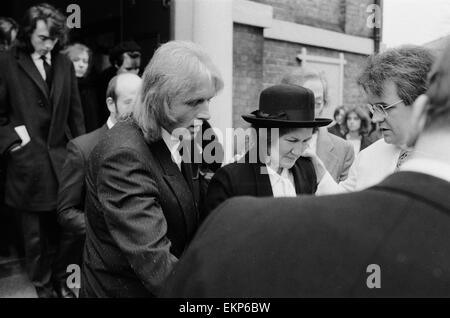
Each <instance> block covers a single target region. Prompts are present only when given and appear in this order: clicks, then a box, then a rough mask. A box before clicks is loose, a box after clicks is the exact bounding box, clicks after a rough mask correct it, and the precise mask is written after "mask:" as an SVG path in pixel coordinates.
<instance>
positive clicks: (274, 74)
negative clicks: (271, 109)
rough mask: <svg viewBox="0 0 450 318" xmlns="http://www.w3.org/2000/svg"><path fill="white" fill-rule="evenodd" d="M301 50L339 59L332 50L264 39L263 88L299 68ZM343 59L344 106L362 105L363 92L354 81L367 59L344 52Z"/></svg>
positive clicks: (277, 81) (337, 54)
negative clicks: (344, 63)
mask: <svg viewBox="0 0 450 318" xmlns="http://www.w3.org/2000/svg"><path fill="white" fill-rule="evenodd" d="M302 48H306V49H307V51H308V55H319V56H326V57H332V58H339V52H337V51H334V50H329V49H324V48H318V47H313V46H307V45H302V44H296V43H289V42H282V41H276V40H268V39H266V40H265V41H264V60H263V63H264V71H263V85H264V87H267V86H270V85H274V84H278V83H280V81H281V78H282V76H283V75H284V74H285V73H286V72H289V71H290V70H292V69H293V68H295V67H299V66H300V63H299V62H298V61H297V59H296V57H297V55H298V54H300V53H301V50H302ZM344 58H345V59H346V61H347V64H346V65H345V66H344V90H343V101H344V104H358V103H362V102H364V94H362V93H363V92H362V91H361V90H360V88H359V86H358V85H357V83H356V81H357V78H358V76H359V73H360V71H361V68H362V67H363V65H364V63H365V61H366V58H367V57H366V56H364V55H360V54H352V53H348V52H345V53H344Z"/></svg>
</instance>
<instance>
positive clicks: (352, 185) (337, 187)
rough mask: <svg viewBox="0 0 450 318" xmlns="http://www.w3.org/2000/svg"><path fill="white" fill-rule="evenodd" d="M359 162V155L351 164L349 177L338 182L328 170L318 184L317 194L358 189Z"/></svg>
mask: <svg viewBox="0 0 450 318" xmlns="http://www.w3.org/2000/svg"><path fill="white" fill-rule="evenodd" d="M358 163H359V157H357V158H356V160H355V161H353V164H352V165H351V167H350V169H349V172H348V177H347V179H345V180H344V181H342V182H339V183H337V182H336V181H334V179H333V177H332V176H331V175H330V174H329V173H328V171H327V172H325V175H324V176H323V178H322V180H320V182H319V184H318V185H317V191H316V195H327V194H337V193H345V192H352V191H355V189H356V181H357V180H358Z"/></svg>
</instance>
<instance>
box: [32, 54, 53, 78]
mask: <svg viewBox="0 0 450 318" xmlns="http://www.w3.org/2000/svg"><path fill="white" fill-rule="evenodd" d="M45 58H46V60H47V63H48V64H49V65H52V55H51V54H50V52H49V53H47V54H46V55H45ZM31 59H32V60H33V62H34V65H36V67H37V69H38V71H39V73H40V74H41V76H42V78H43V79H44V81H45V80H46V79H47V75H46V74H45V68H44V61H43V60H42V59H41V56H40V55H39V54H37V53H36V52H34V53H32V54H31Z"/></svg>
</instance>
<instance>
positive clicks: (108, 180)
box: [96, 148, 177, 295]
mask: <svg viewBox="0 0 450 318" xmlns="http://www.w3.org/2000/svg"><path fill="white" fill-rule="evenodd" d="M96 183H97V191H98V197H99V199H100V203H101V204H102V206H103V209H104V217H105V222H106V224H107V227H108V229H109V231H110V234H111V236H112V238H113V239H114V241H115V242H116V244H117V246H118V247H119V248H120V250H121V251H122V252H123V255H124V256H125V257H126V258H127V259H128V262H129V264H130V266H131V267H132V268H133V270H134V271H135V273H136V275H137V276H138V277H139V278H140V279H141V281H142V283H143V284H144V286H146V288H147V289H148V290H149V291H150V292H151V293H153V294H155V295H158V292H159V290H160V288H161V287H162V285H163V283H164V281H165V279H166V277H167V276H168V275H169V273H170V271H171V270H172V268H173V266H174V265H175V263H176V262H177V258H176V257H175V256H174V255H172V254H171V253H170V246H171V242H170V240H169V239H168V238H167V236H166V234H167V222H166V219H165V217H164V214H163V211H162V208H161V206H160V204H159V198H160V195H159V190H158V187H157V185H156V182H155V181H154V177H153V176H152V171H151V170H150V167H148V165H147V164H145V159H144V158H142V157H141V156H140V154H139V153H138V152H136V151H134V150H131V149H128V148H121V149H119V150H115V152H114V153H113V154H110V155H109V156H106V157H105V159H104V160H103V162H102V165H101V167H100V170H99V173H98V177H97V180H96Z"/></svg>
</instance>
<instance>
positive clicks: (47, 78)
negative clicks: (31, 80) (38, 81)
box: [41, 55, 52, 90]
mask: <svg viewBox="0 0 450 318" xmlns="http://www.w3.org/2000/svg"><path fill="white" fill-rule="evenodd" d="M41 60H42V62H43V64H44V70H45V82H46V83H47V87H48V89H49V90H50V87H52V67H51V66H50V64H48V63H47V58H46V57H45V55H42V56H41Z"/></svg>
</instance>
